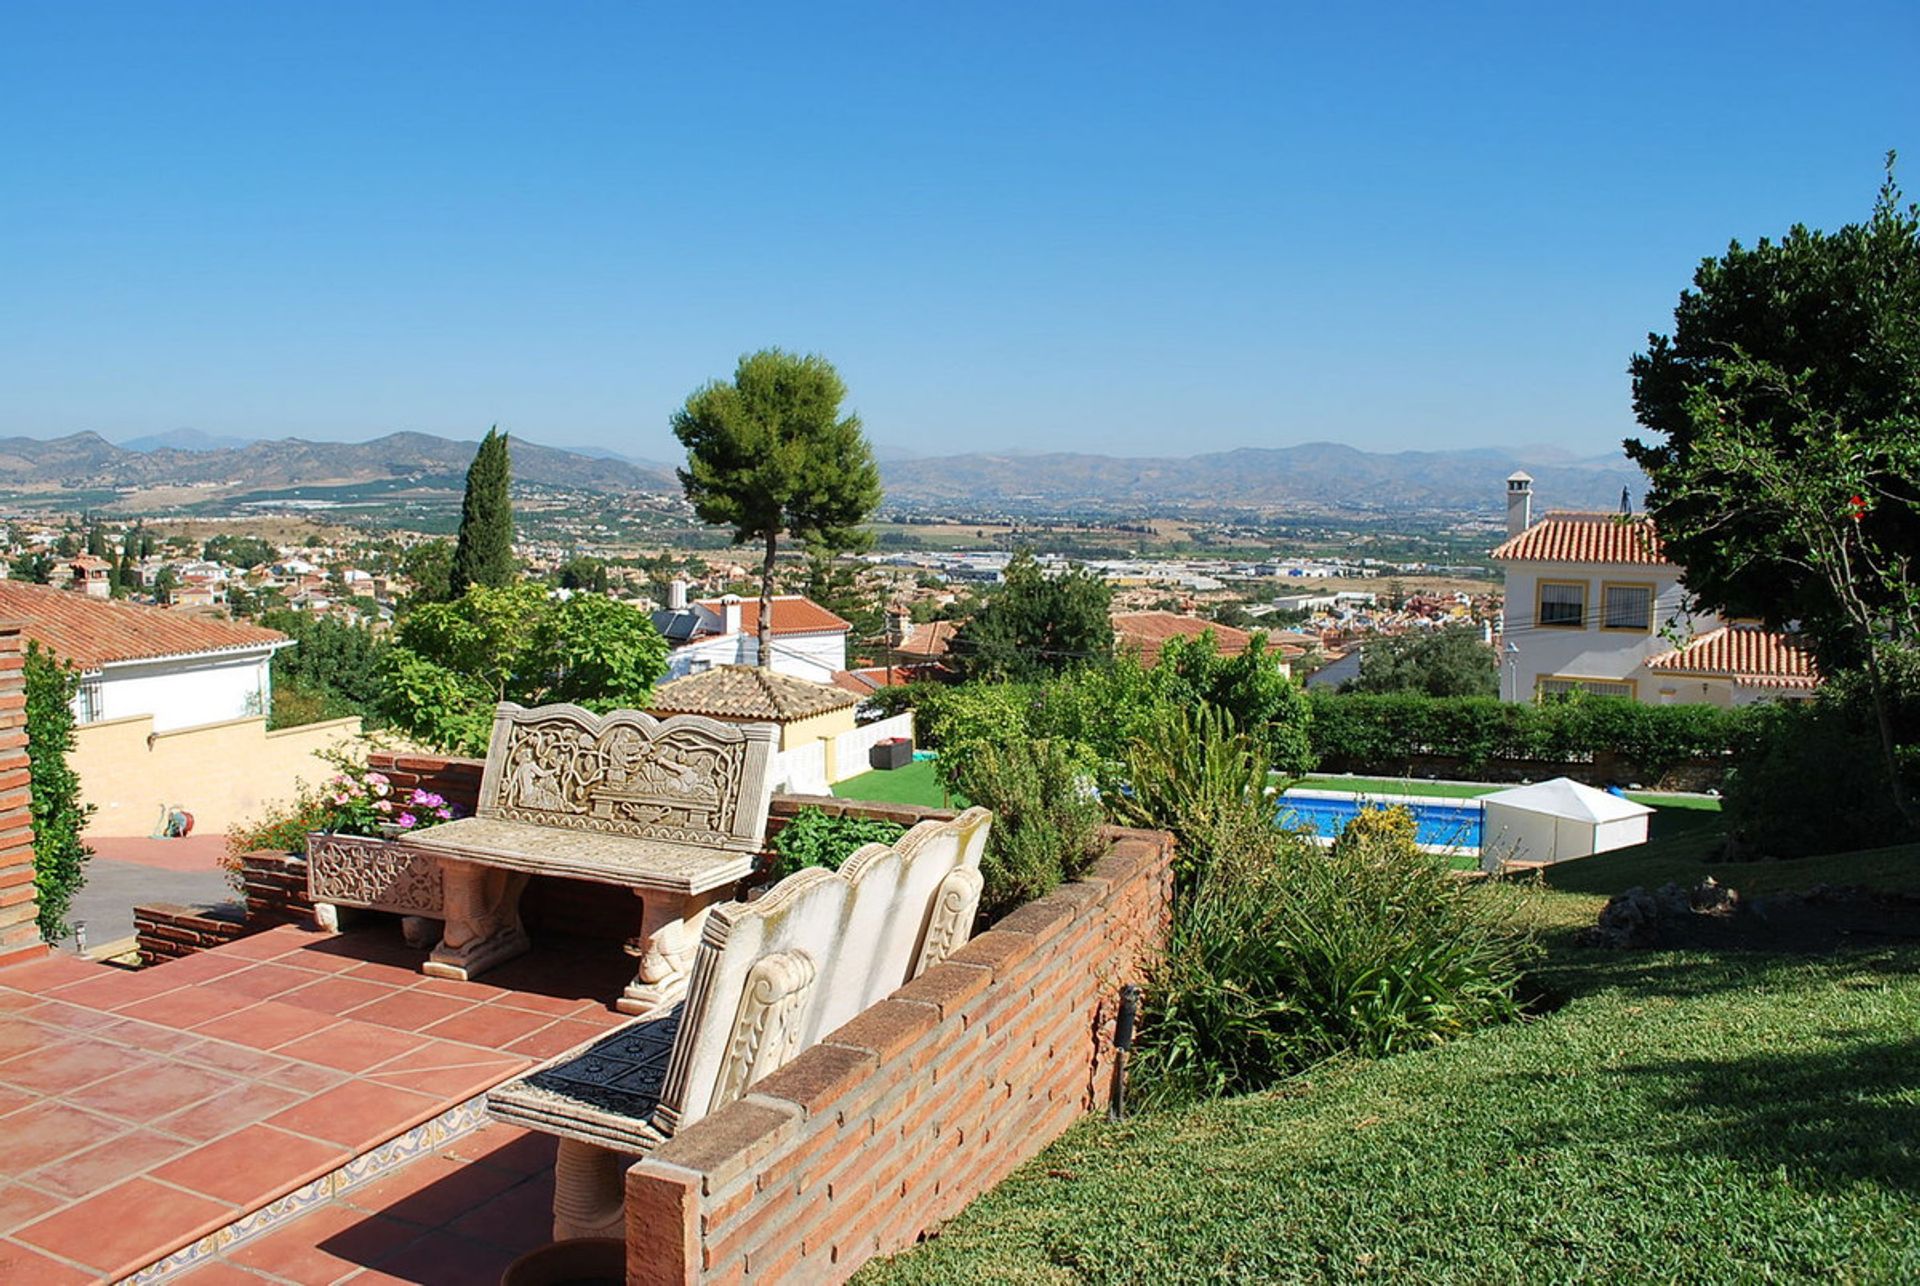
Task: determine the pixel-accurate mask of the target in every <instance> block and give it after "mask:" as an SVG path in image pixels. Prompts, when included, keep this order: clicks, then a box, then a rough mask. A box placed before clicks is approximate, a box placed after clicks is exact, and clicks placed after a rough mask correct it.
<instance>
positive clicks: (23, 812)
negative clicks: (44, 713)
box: [0, 621, 46, 964]
mask: <svg viewBox="0 0 1920 1286" xmlns="http://www.w3.org/2000/svg"><path fill="white" fill-rule="evenodd" d="M25 666H26V656H25V644H23V643H22V642H21V640H20V625H19V623H18V622H16V621H7V622H0V964H6V963H8V962H10V961H14V960H24V959H27V958H29V957H31V956H36V955H40V954H42V953H43V952H44V951H45V950H46V947H45V945H44V944H42V943H41V941H40V930H39V928H38V927H37V926H36V925H35V923H34V917H35V916H37V915H38V914H39V907H38V904H37V903H36V901H35V898H34V891H33V815H32V811H31V808H30V804H29V798H28V791H27V787H28V770H27V680H26V673H25Z"/></svg>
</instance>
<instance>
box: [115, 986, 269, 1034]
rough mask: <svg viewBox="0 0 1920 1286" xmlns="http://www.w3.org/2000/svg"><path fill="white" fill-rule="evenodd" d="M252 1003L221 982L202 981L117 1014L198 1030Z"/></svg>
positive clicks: (123, 1007)
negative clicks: (230, 990) (206, 1023)
mask: <svg viewBox="0 0 1920 1286" xmlns="http://www.w3.org/2000/svg"><path fill="white" fill-rule="evenodd" d="M251 1001H252V997H250V996H240V995H234V994H232V993H230V992H228V991H227V990H226V988H225V987H223V986H222V985H221V984H220V983H217V982H203V983H196V984H194V985H193V986H190V987H182V988H180V989H179V990H178V991H169V992H168V993H167V994H166V995H164V996H155V997H154V998H153V999H151V1000H142V1001H140V1002H139V1003H138V1004H133V1005H122V1006H121V1007H120V1012H121V1013H122V1014H124V1015H126V1016H127V1017H128V1018H138V1019H140V1020H141V1021H143V1022H149V1023H159V1024H160V1025H161V1026H162V1027H179V1028H181V1029H182V1030H184V1029H186V1028H189V1027H198V1026H199V1025H200V1024H201V1023H204V1022H207V1021H209V1020H211V1019H214V1018H219V1017H220V1016H222V1015H223V1014H231V1013H232V1012H234V1010H236V1009H243V1008H245V1007H246V1006H247V1005H248V1004H249V1003H251Z"/></svg>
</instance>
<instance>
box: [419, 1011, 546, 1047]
mask: <svg viewBox="0 0 1920 1286" xmlns="http://www.w3.org/2000/svg"><path fill="white" fill-rule="evenodd" d="M552 1021H553V1020H552V1019H551V1018H549V1017H548V1016H547V1015H545V1014H536V1013H532V1012H530V1011H528V1010H525V1009H508V1008H506V1007H504V1006H501V1005H475V1006H474V1007H473V1008H472V1009H469V1010H467V1012H465V1013H464V1014H455V1015H454V1016H453V1017H451V1018H447V1019H443V1020H442V1021H440V1022H437V1023H434V1024H433V1025H432V1026H430V1027H426V1028H423V1029H422V1031H421V1034H422V1035H424V1036H434V1037H437V1038H439V1039H441V1040H458V1041H464V1042H465V1043H466V1044H469V1045H481V1046H484V1047H486V1048H487V1049H504V1048H506V1047H507V1046H508V1045H510V1044H512V1043H513V1042H514V1041H516V1040H519V1039H521V1038H522V1037H524V1036H531V1035H532V1034H533V1033H534V1032H537V1031H539V1030H540V1029H541V1028H542V1027H545V1026H546V1025H547V1024H548V1023H550V1022H552Z"/></svg>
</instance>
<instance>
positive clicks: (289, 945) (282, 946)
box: [217, 925, 306, 960]
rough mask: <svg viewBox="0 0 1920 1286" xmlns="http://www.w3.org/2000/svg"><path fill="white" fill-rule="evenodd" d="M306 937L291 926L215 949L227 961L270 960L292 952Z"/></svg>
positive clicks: (270, 930)
mask: <svg viewBox="0 0 1920 1286" xmlns="http://www.w3.org/2000/svg"><path fill="white" fill-rule="evenodd" d="M305 938H306V935H304V934H302V933H301V932H300V931H299V930H298V929H295V928H293V927H292V926H291V925H283V926H281V927H279V928H276V929H268V930H267V931H266V932H265V933H251V934H248V935H247V936H246V937H244V938H238V939H235V940H234V941H232V942H229V943H226V944H225V945H223V946H221V947H219V948H217V950H218V951H219V953H220V955H222V956H223V957H225V958H226V959H228V960H271V959H273V958H274V957H275V956H283V955H285V954H286V953H287V952H289V951H292V950H294V949H295V948H296V947H298V946H300V945H301V943H302V942H303V941H305Z"/></svg>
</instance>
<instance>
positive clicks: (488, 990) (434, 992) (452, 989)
mask: <svg viewBox="0 0 1920 1286" xmlns="http://www.w3.org/2000/svg"><path fill="white" fill-rule="evenodd" d="M413 989H414V990H415V991H423V992H425V993H426V994H427V995H429V996H451V997H453V998H454V999H455V1000H471V1001H472V1002H473V1003H475V1004H476V1005H478V1004H484V1003H485V1002H487V1001H489V1000H498V999H499V998H500V997H502V996H504V995H506V994H507V991H506V988H504V987H496V986H494V985H493V984H492V983H489V982H473V981H471V980H468V979H461V978H426V977H423V978H421V979H420V981H419V982H417V983H415V984H414V988H413Z"/></svg>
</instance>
